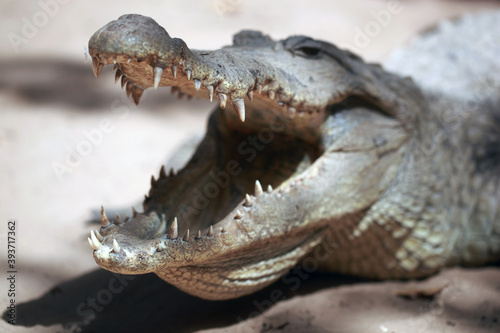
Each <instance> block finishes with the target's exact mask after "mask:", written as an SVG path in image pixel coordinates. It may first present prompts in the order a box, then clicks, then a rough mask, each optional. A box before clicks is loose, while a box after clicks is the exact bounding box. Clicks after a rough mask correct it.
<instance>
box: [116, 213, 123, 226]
mask: <svg viewBox="0 0 500 333" xmlns="http://www.w3.org/2000/svg"><path fill="white" fill-rule="evenodd" d="M116 223H118V224H121V223H122V218H121V217H120V215H118V213H116Z"/></svg>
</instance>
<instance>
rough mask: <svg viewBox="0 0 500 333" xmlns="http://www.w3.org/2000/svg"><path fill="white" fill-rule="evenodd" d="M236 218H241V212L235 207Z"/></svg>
mask: <svg viewBox="0 0 500 333" xmlns="http://www.w3.org/2000/svg"><path fill="white" fill-rule="evenodd" d="M234 218H235V219H237V220H241V219H242V218H243V214H241V212H240V211H239V210H238V209H237V210H236V216H235V217H234Z"/></svg>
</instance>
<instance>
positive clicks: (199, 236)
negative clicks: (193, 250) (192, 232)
mask: <svg viewBox="0 0 500 333" xmlns="http://www.w3.org/2000/svg"><path fill="white" fill-rule="evenodd" d="M200 238H201V230H198V233H197V234H196V236H194V239H200Z"/></svg>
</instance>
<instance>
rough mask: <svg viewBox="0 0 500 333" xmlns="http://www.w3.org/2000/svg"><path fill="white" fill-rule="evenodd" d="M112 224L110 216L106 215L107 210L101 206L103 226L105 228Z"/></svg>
mask: <svg viewBox="0 0 500 333" xmlns="http://www.w3.org/2000/svg"><path fill="white" fill-rule="evenodd" d="M108 225H110V223H109V220H108V217H107V216H106V212H105V211H104V207H103V206H101V227H103V228H105V227H107V226H108Z"/></svg>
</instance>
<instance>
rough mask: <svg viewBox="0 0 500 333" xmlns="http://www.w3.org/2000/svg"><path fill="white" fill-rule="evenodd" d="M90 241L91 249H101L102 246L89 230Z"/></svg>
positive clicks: (92, 231)
mask: <svg viewBox="0 0 500 333" xmlns="http://www.w3.org/2000/svg"><path fill="white" fill-rule="evenodd" d="M90 240H91V241H92V244H93V245H94V246H92V248H93V249H94V250H99V249H100V248H101V246H102V244H101V242H99V240H98V239H97V237H96V236H95V234H94V230H90Z"/></svg>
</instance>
